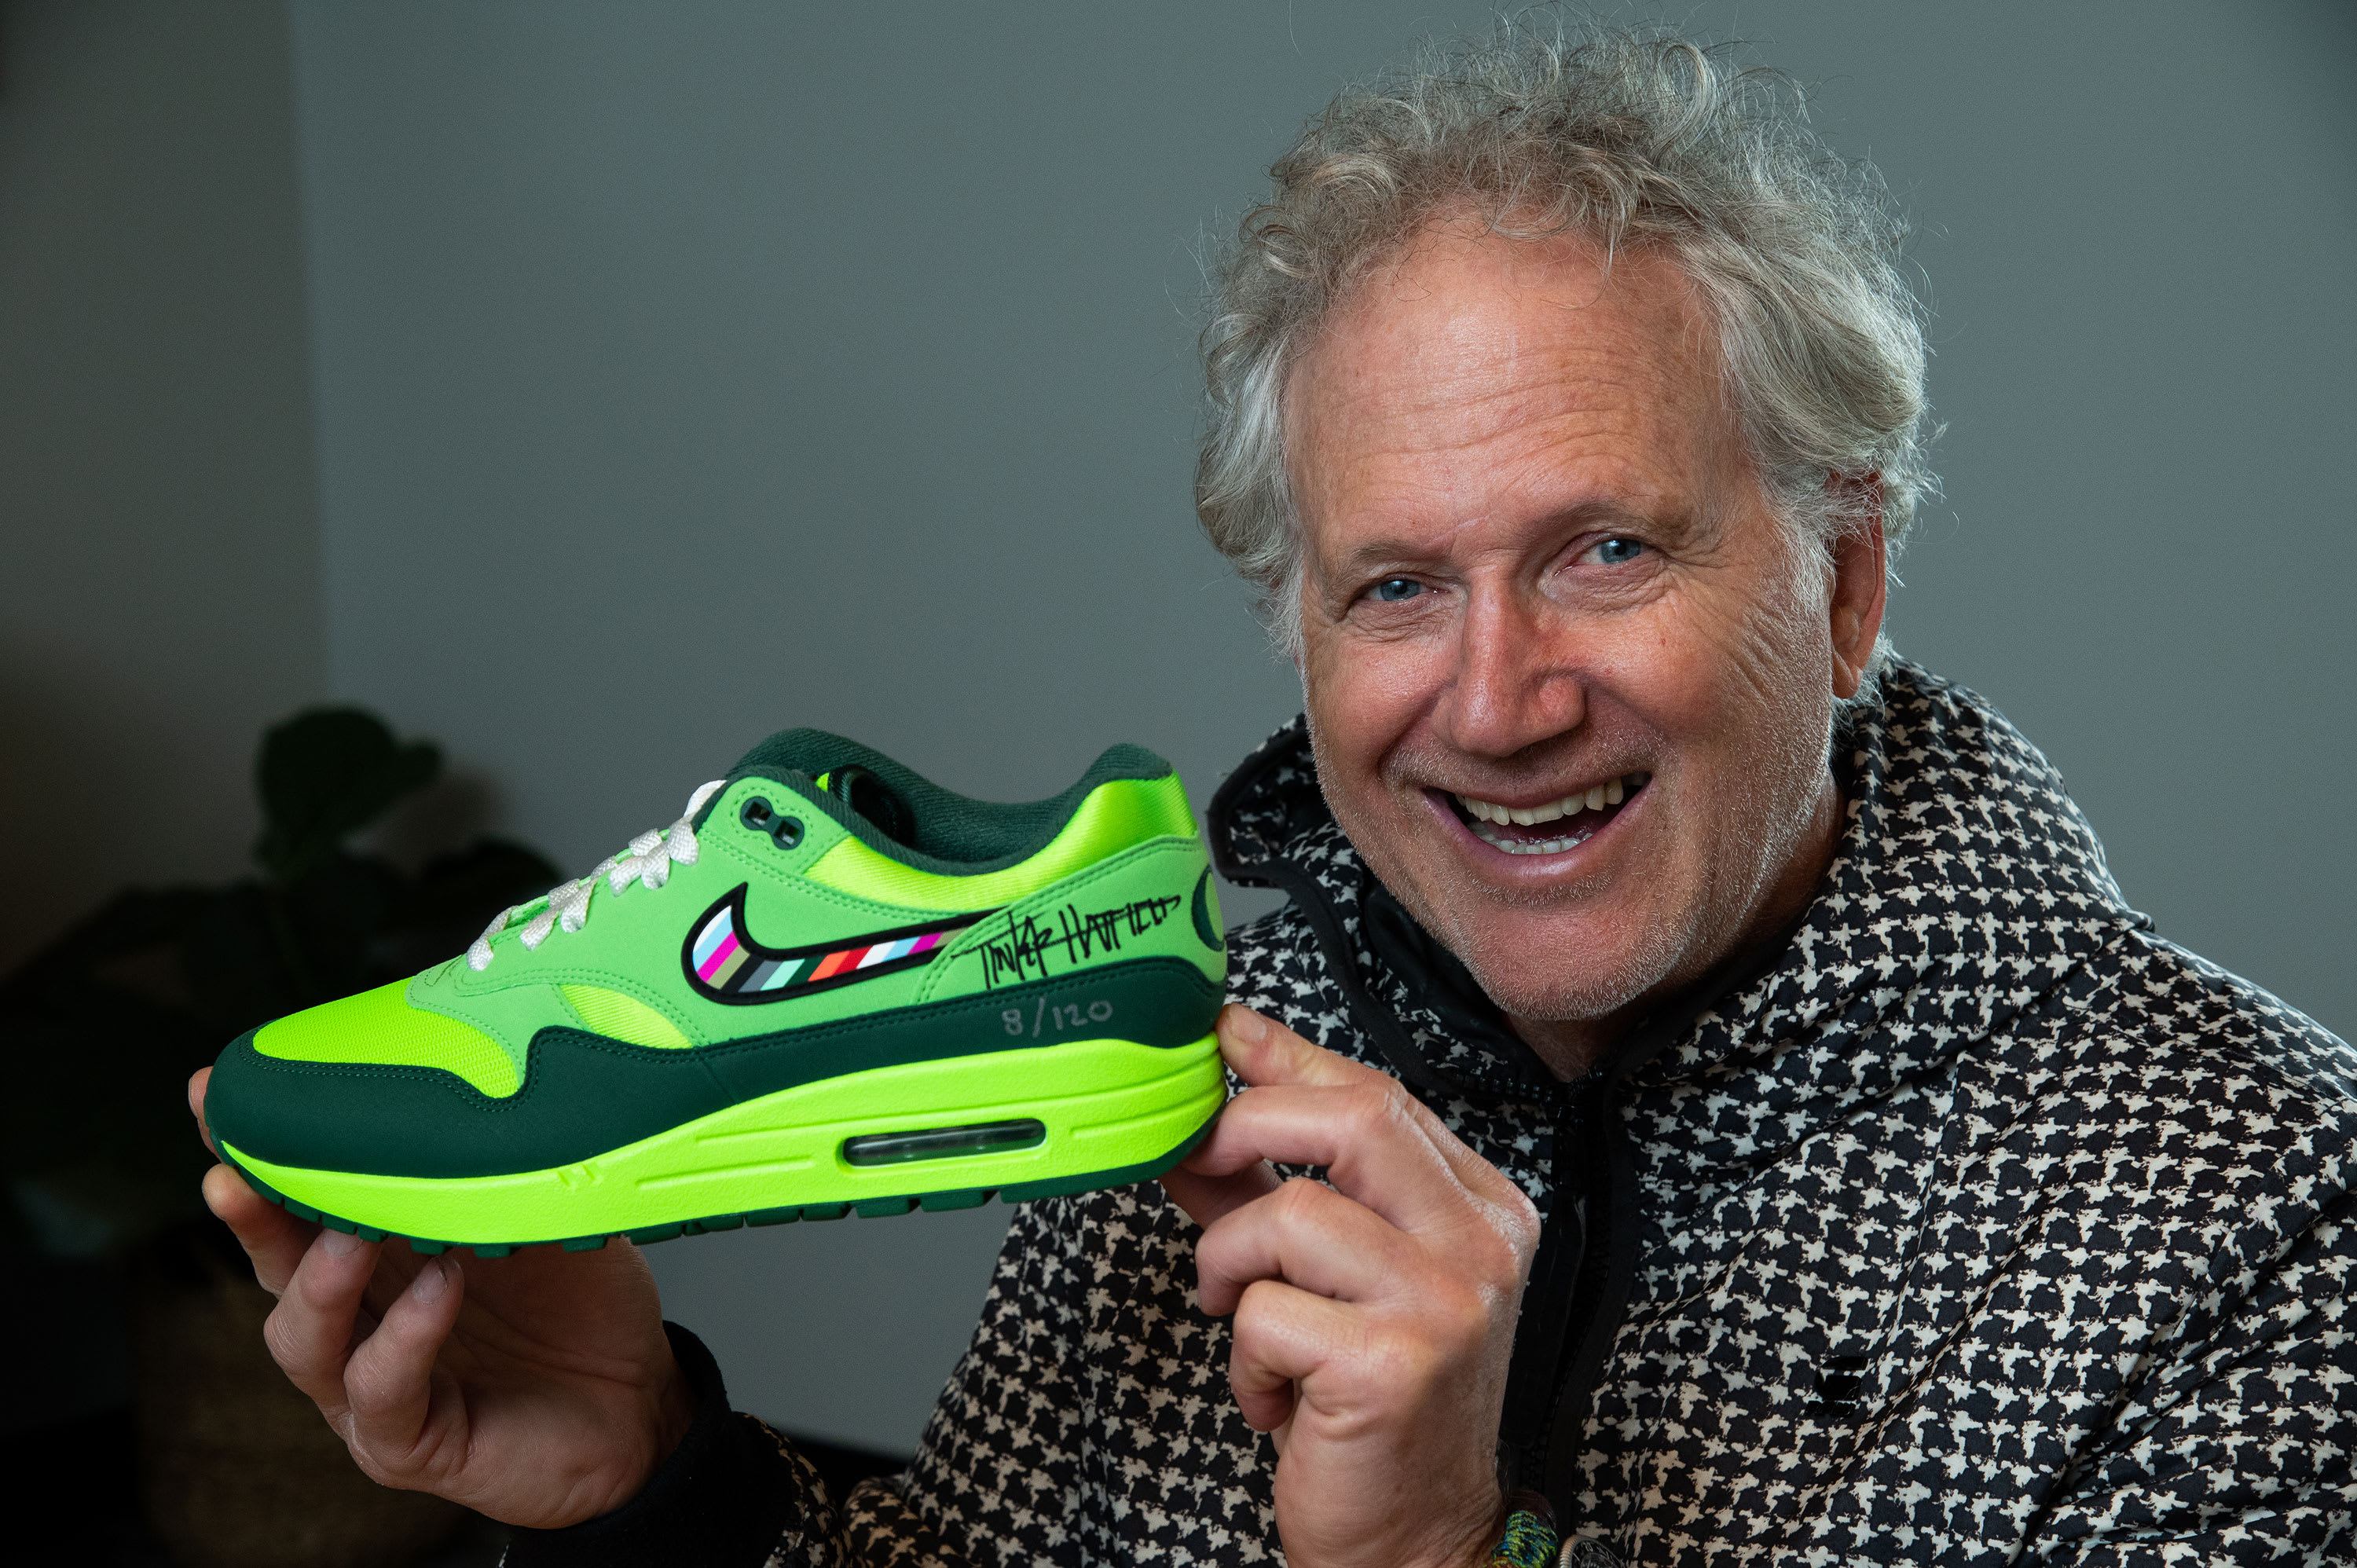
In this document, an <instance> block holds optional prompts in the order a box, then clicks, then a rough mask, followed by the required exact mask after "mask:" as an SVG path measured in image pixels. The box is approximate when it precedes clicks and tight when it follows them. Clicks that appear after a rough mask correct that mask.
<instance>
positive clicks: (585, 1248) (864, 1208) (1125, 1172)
mask: <svg viewBox="0 0 2357 1568" xmlns="http://www.w3.org/2000/svg"><path fill="white" fill-rule="evenodd" d="M1217 1120H1219V1117H1218V1113H1217V1112H1214V1113H1213V1114H1212V1116H1211V1120H1210V1121H1206V1122H1204V1123H1203V1124H1202V1125H1201V1126H1200V1127H1198V1128H1196V1129H1195V1131H1193V1132H1192V1133H1189V1134H1188V1135H1187V1136H1186V1138H1185V1139H1183V1140H1182V1141H1181V1142H1180V1143H1179V1145H1178V1147H1176V1148H1174V1149H1172V1150H1170V1151H1169V1152H1168V1154H1165V1155H1157V1157H1155V1158H1154V1159H1151V1160H1147V1161H1146V1162H1144V1163H1143V1164H1141V1165H1125V1166H1122V1167H1120V1168H1118V1169H1114V1170H1105V1171H1089V1172H1084V1173H1082V1175H1079V1176H1057V1177H1054V1178H1051V1179H1049V1180H1047V1181H1035V1182H1025V1183H1022V1184H1020V1185H1018V1186H1015V1187H963V1188H957V1189H953V1190H952V1191H948V1192H925V1193H911V1194H909V1195H908V1196H907V1197H866V1198H861V1199H860V1200H859V1201H858V1202H856V1203H813V1204H806V1205H803V1206H802V1207H800V1208H754V1209H747V1210H745V1211H743V1212H740V1213H736V1214H712V1215H705V1216H703V1217H701V1218H699V1219H682V1220H678V1221H675V1222H673V1223H669V1224H663V1225H646V1226H641V1227H640V1228H639V1229H638V1230H616V1231H609V1232H608V1233H606V1234H605V1235H600V1236H569V1237H544V1238H541V1239H539V1240H531V1241H448V1240H440V1239H438V1238H436V1237H431V1236H411V1235H407V1234H405V1233H404V1232H402V1231H399V1230H378V1229H376V1228H375V1227H374V1226H370V1225H362V1224H361V1223H359V1222H358V1221H356V1220H351V1219H344V1218H343V1217H342V1216H341V1215H335V1214H323V1213H321V1212H320V1211H319V1210H318V1209H316V1208H312V1207H310V1206H309V1205H308V1204H305V1203H298V1202H296V1200H295V1199H293V1198H291V1197H287V1196H286V1195H285V1193H283V1192H280V1191H279V1190H278V1189H277V1188H275V1187H272V1186H271V1185H270V1184H269V1183H268V1182H265V1181H264V1180H263V1179H262V1178H261V1177H259V1176H255V1175H254V1174H253V1172H252V1171H249V1170H247V1169H246V1168H245V1167H244V1166H243V1165H240V1164H239V1163H238V1162H237V1161H236V1160H235V1159H233V1158H231V1156H229V1155H221V1159H222V1161H223V1162H224V1163H225V1164H227V1165H229V1166H230V1167H231V1169H233V1170H235V1171H236V1172H237V1174H238V1175H239V1176H241V1177H242V1178H244V1181H245V1184H246V1186H248V1187H252V1188H253V1190H254V1191H255V1192H256V1193H258V1194H260V1195H261V1196H262V1197H264V1199H266V1200H267V1201H269V1202H271V1203H273V1204H275V1205H277V1206H278V1207H279V1208H284V1209H285V1211H286V1212H287V1213H289V1214H291V1215H293V1216H294V1217H295V1218H296V1219H301V1220H306V1221H307V1222H309V1223H311V1224H314V1225H320V1226H324V1227H326V1228H327V1229H328V1230H340V1231H342V1232H343V1233H344V1234H345V1235H347V1236H358V1237H359V1238H360V1239H361V1240H363V1241H390V1240H399V1241H405V1242H407V1243H408V1244H409V1250H410V1251H413V1252H417V1253H421V1254H424V1255H426V1256H432V1255H434V1254H436V1253H441V1252H447V1251H452V1250H454V1249H457V1248H462V1247H471V1248H472V1249H473V1250H474V1253H475V1256H477V1257H479V1258H504V1257H508V1256H510V1255H511V1254H512V1253H515V1252H518V1251H522V1250H523V1249H524V1248H526V1247H558V1248H562V1249H563V1250H564V1251H567V1252H594V1251H597V1250H599V1249H600V1248H602V1247H604V1246H605V1245H606V1243H607V1242H608V1241H609V1240H612V1239H613V1238H614V1237H615V1236H623V1237H627V1238H628V1239H629V1240H630V1241H631V1242H632V1243H633V1244H634V1245H636V1246H640V1247H651V1246H653V1245H654V1244H655V1243H656V1242H658V1241H671V1240H677V1239H678V1238H680V1237H682V1236H708V1235H711V1234H713V1233H714V1232H716V1231H721V1230H740V1229H743V1228H745V1227H748V1226H766V1225H791V1224H793V1223H795V1222H796V1221H797V1220H802V1219H808V1220H813V1221H816V1220H825V1219H842V1218H844V1217H845V1215H848V1214H857V1215H859V1216H860V1217H861V1218H862V1219H886V1218H888V1217H890V1216H893V1215H899V1214H909V1213H912V1212H914V1211H916V1210H918V1209H922V1210H924V1211H925V1212H926V1213H928V1214H939V1213H942V1212H945V1211H949V1210H953V1209H960V1208H982V1207H983V1206H984V1205H985V1204H987V1203H988V1202H990V1200H991V1199H992V1198H994V1197H995V1198H996V1199H998V1200H999V1201H1000V1202H1001V1203H1028V1202H1030V1201H1032V1200H1033V1199H1034V1198H1041V1197H1073V1196H1075V1195H1077V1194H1080V1193H1083V1192H1096V1191H1099V1190H1101V1189H1103V1188H1105V1187H1127V1186H1129V1185H1130V1184H1132V1183H1133V1182H1141V1181H1151V1180H1152V1179H1153V1178H1155V1177H1156V1176H1160V1175H1161V1174H1162V1173H1163V1172H1165V1171H1167V1170H1168V1169H1169V1168H1170V1167H1171V1166H1173V1165H1177V1164H1178V1163H1179V1161H1180V1160H1183V1159H1185V1158H1186V1157H1187V1156H1188V1155H1190V1154H1192V1153H1194V1150H1195V1145H1196V1144H1200V1143H1201V1142H1202V1141H1203V1136H1204V1134H1205V1133H1209V1132H1210V1131H1211V1122H1216V1121H1217Z"/></svg>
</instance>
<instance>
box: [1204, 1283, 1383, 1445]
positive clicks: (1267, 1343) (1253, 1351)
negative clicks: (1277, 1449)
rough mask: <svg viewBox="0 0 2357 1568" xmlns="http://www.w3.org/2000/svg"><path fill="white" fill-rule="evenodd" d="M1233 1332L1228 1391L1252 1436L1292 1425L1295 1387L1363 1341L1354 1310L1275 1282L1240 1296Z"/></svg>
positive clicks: (1362, 1328) (1363, 1327)
mask: <svg viewBox="0 0 2357 1568" xmlns="http://www.w3.org/2000/svg"><path fill="white" fill-rule="evenodd" d="M1233 1332H1234V1337H1235V1349H1234V1351H1233V1352H1232V1354H1231V1355H1230V1356H1229V1358H1228V1385H1229V1386H1230V1387H1231V1388H1232V1389H1233V1390H1234V1391H1235V1395H1236V1408H1237V1409H1239V1410H1241V1411H1242V1412H1243V1417H1244V1423H1245V1424H1246V1425H1248V1426H1250V1427H1251V1428H1252V1429H1253V1430H1254V1432H1273V1431H1275V1429H1276V1428H1277V1427H1279V1426H1282V1425H1284V1424H1285V1423H1286V1422H1287V1421H1289V1420H1291V1419H1292V1417H1293V1413H1294V1409H1295V1404H1296V1401H1297V1385H1298V1384H1300V1383H1303V1382H1306V1381H1307V1380H1309V1379H1310V1378H1312V1377H1314V1376H1316V1375H1317V1373H1318V1371H1319V1369H1322V1368H1324V1367H1325V1366H1327V1365H1328V1364H1329V1362H1331V1361H1332V1360H1334V1359H1336V1358H1338V1357H1344V1356H1350V1355H1353V1354H1355V1353H1357V1351H1358V1349H1359V1348H1360V1347H1361V1345H1363V1344H1364V1343H1365V1340H1366V1337H1367V1333H1366V1323H1365V1319H1364V1318H1363V1317H1362V1316H1361V1312H1360V1309H1359V1308H1357V1307H1354V1306H1349V1305H1344V1304H1343V1303H1341V1302H1339V1301H1331V1300H1329V1299H1328V1298H1326V1297H1325V1296H1322V1295H1312V1294H1309V1293H1308V1291H1304V1290H1296V1289H1294V1288H1293V1287H1292V1286H1291V1285H1287V1284H1280V1283H1277V1282H1275V1280H1262V1281H1261V1282H1260V1283H1257V1284H1255V1285H1254V1286H1253V1287H1252V1288H1251V1289H1250V1290H1247V1291H1246V1292H1244V1296H1243V1301H1242V1302H1241V1303H1240V1304H1238V1305H1237V1307H1236V1317H1235V1326H1234V1331H1233Z"/></svg>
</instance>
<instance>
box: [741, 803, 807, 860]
mask: <svg viewBox="0 0 2357 1568" xmlns="http://www.w3.org/2000/svg"><path fill="white" fill-rule="evenodd" d="M737 821H739V822H743V823H744V824H745V825H746V826H747V827H748V828H750V829H752V830H753V831H754V832H757V833H767V834H769V835H770V841H771V842H772V843H775V844H776V845H777V846H778V847H779V848H780V849H791V848H793V847H794V846H795V845H796V844H798V843H802V819H801V818H800V817H788V816H781V815H780V814H779V811H778V809H777V808H776V807H775V806H772V805H770V802H769V801H767V800H763V799H761V797H759V795H756V796H754V797H753V798H752V799H751V800H747V801H746V802H745V803H744V804H743V805H742V806H739V807H737Z"/></svg>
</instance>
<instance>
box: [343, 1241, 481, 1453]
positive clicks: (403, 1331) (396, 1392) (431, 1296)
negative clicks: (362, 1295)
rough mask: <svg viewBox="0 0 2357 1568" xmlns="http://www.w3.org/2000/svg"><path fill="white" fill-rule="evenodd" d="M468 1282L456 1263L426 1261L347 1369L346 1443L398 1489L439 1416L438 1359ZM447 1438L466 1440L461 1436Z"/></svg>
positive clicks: (450, 1435) (460, 1434)
mask: <svg viewBox="0 0 2357 1568" xmlns="http://www.w3.org/2000/svg"><path fill="white" fill-rule="evenodd" d="M466 1278H467V1276H466V1274H465V1273H463V1272H462V1271H461V1270H460V1269H459V1268H458V1267H457V1264H456V1263H455V1262H453V1261H452V1260H450V1259H448V1258H428V1259H427V1260H426V1261H425V1263H424V1264H423V1265H422V1266H420V1267H419V1269H418V1271H417V1275H416V1277H415V1278H414V1279H413V1280H411V1281H410V1282H409V1288H408V1289H407V1290H404V1291H403V1292H402V1293H401V1294H399V1295H398V1296H396V1297H394V1298H393V1301H392V1302H391V1303H390V1304H389V1305H387V1306H386V1308H385V1310H384V1315H383V1316H382V1319H381V1320H380V1321H379V1322H378V1324H377V1326H376V1329H375V1331H374V1332H373V1333H371V1334H370V1335H369V1337H367V1338H365V1339H363V1340H361V1342H360V1344H359V1345H358V1346H357V1347H355V1348H353V1350H352V1353H351V1357H350V1359H349V1360H348V1361H347V1362H346V1363H345V1365H344V1373H343V1383H344V1398H345V1401H346V1402H347V1403H348V1404H349V1405H350V1409H351V1427H350V1431H348V1432H347V1433H346V1434H345V1437H346V1440H347V1441H348V1442H350V1444H351V1449H352V1454H353V1455H354V1456H355V1457H356V1458H358V1459H359V1460H360V1461H361V1465H362V1466H363V1467H364V1468H366V1469H367V1470H368V1472H369V1474H370V1475H371V1476H374V1477H377V1478H378V1479H380V1480H385V1481H392V1482H394V1483H395V1484H399V1482H400V1481H401V1480H402V1479H404V1478H408V1477H414V1474H415V1472H416V1470H417V1468H418V1466H419V1463H420V1459H421V1454H420V1438H421V1437H422V1436H423V1435H424V1434H425V1430H426V1426H427V1423H428V1422H429V1420H430V1418H431V1417H432V1415H433V1412H434V1402H435V1388H434V1363H435V1359H436V1357H438V1356H439V1355H440V1354H441V1351H442V1346H443V1343H444V1341H446V1340H447V1339H448V1338H449V1337H450V1328H451V1326H452V1325H453V1324H455V1323H457V1320H458V1306H459V1304H460V1302H461V1301H462V1300H463V1299H464V1297H465V1294H466ZM458 1413H460V1414H461V1415H463V1409H461V1411H460V1412H458ZM442 1435H443V1436H447V1437H455V1438H457V1440H458V1441H460V1442H462V1443H463V1441H464V1434H463V1433H451V1434H442ZM435 1446H436V1447H439V1446H440V1443H439V1442H438V1441H437V1442H436V1444H435Z"/></svg>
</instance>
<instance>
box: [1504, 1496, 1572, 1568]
mask: <svg viewBox="0 0 2357 1568" xmlns="http://www.w3.org/2000/svg"><path fill="white" fill-rule="evenodd" d="M1506 1509H1507V1513H1506V1532H1505V1533H1504V1534H1503V1535H1501V1536H1500V1537H1499V1538H1498V1544H1497V1545H1496V1546H1495V1547H1493V1548H1492V1549H1491V1552H1490V1568H1554V1564H1555V1548H1556V1547H1557V1546H1559V1545H1561V1544H1562V1538H1561V1537H1560V1536H1558V1535H1557V1534H1556V1533H1555V1509H1552V1508H1550V1507H1548V1506H1547V1500H1546V1498H1543V1497H1541V1496H1539V1494H1538V1493H1536V1492H1509V1493H1507V1494H1506Z"/></svg>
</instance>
